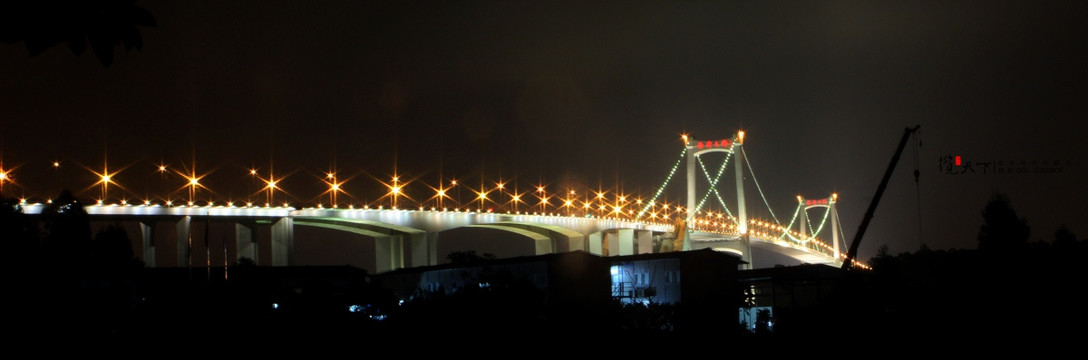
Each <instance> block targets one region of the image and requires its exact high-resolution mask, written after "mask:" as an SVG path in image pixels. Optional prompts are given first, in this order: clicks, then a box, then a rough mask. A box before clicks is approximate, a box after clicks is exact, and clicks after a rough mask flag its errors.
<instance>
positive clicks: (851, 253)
mask: <svg viewBox="0 0 1088 360" xmlns="http://www.w3.org/2000/svg"><path fill="white" fill-rule="evenodd" d="M920 127H921V125H915V126H914V127H913V128H911V127H908V128H906V129H905V130H904V131H903V138H902V139H900V140H899V147H898V148H896V149H895V155H893V156H892V161H891V163H890V164H888V169H887V170H885V171H884V178H883V179H882V180H880V185H879V186H877V188H876V195H874V196H873V201H872V202H871V203H869V209H868V210H866V211H865V217H864V218H862V219H861V225H860V226H858V233H857V234H856V235H854V240H853V241H851V242H850V249H849V250H848V251H847V253H846V258H845V259H843V262H842V269H843V270H850V269H853V267H854V259H855V257H856V256H857V254H858V246H859V245H860V244H861V237H862V236H864V235H865V229H867V228H868V227H869V222H870V221H872V220H873V213H874V212H875V211H876V204H877V203H879V202H880V197H881V196H883V195H884V189H886V188H887V187H888V180H890V179H891V177H892V173H893V172H894V171H895V165H896V164H897V163H899V156H900V155H903V148H904V147H906V145H907V140H909V139H910V135H911V134H913V133H914V132H915V131H918V128H920ZM917 176H918V174H917V172H915V177H917Z"/></svg>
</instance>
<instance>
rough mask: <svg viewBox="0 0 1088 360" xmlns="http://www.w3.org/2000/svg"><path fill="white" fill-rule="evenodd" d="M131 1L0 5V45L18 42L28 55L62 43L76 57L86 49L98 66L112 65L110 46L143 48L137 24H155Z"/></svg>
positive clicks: (69, 0)
mask: <svg viewBox="0 0 1088 360" xmlns="http://www.w3.org/2000/svg"><path fill="white" fill-rule="evenodd" d="M135 2H136V1H135V0H36V1H10V2H6V3H5V4H4V5H0V41H4V42H6V43H9V44H15V43H18V42H20V41H21V42H23V44H24V45H25V46H26V49H27V51H29V52H30V56H37V55H38V54H41V53H42V52H44V51H45V50H48V49H49V48H51V47H53V46H55V45H57V44H60V43H66V44H67V45H68V48H69V49H70V50H71V51H72V53H74V54H76V55H81V54H83V52H84V51H85V50H86V49H87V44H88V43H89V44H90V46H91V51H93V52H94V54H95V56H96V57H98V60H99V61H101V62H102V65H104V66H106V67H109V66H110V64H111V63H113V48H114V47H115V46H117V45H122V46H124V48H125V51H131V50H132V49H136V50H140V49H142V48H143V37H141V36H140V32H139V30H138V29H137V27H138V26H155V25H156V21H155V17H154V16H152V15H151V13H150V12H148V11H147V10H146V9H144V8H142V7H140V6H138V5H136V4H135Z"/></svg>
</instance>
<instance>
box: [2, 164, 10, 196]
mask: <svg viewBox="0 0 1088 360" xmlns="http://www.w3.org/2000/svg"><path fill="white" fill-rule="evenodd" d="M8 172H9V171H8V170H4V166H3V164H0V200H3V198H4V183H6V182H8V179H9V177H8V176H9V175H8Z"/></svg>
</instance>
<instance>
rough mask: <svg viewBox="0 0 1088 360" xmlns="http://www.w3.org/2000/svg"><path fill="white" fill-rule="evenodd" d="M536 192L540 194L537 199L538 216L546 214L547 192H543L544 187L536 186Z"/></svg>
mask: <svg viewBox="0 0 1088 360" xmlns="http://www.w3.org/2000/svg"><path fill="white" fill-rule="evenodd" d="M536 192H537V194H540V195H538V196H537V198H538V199H540V214H542V215H543V214H544V213H546V212H547V207H546V206H547V205H548V192H547V191H545V190H544V185H537V187H536Z"/></svg>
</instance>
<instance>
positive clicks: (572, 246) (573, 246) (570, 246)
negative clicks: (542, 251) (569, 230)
mask: <svg viewBox="0 0 1088 360" xmlns="http://www.w3.org/2000/svg"><path fill="white" fill-rule="evenodd" d="M578 250H581V251H585V250H586V237H585V236H578V237H570V238H567V248H566V249H564V248H563V247H562V246H558V247H556V251H578Z"/></svg>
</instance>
